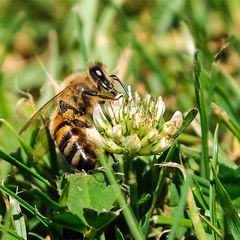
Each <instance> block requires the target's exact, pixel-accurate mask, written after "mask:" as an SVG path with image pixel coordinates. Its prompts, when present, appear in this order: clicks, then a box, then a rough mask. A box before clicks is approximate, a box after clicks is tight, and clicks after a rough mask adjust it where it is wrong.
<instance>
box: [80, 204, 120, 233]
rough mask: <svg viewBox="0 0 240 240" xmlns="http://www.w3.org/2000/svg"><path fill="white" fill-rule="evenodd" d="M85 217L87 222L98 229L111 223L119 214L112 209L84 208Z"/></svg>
mask: <svg viewBox="0 0 240 240" xmlns="http://www.w3.org/2000/svg"><path fill="white" fill-rule="evenodd" d="M83 211H84V217H85V219H86V221H87V223H88V224H89V225H90V226H91V227H94V228H95V229H96V230H97V231H99V230H101V229H103V228H104V227H105V226H107V225H108V224H109V223H111V222H112V221H113V220H114V219H115V218H116V217H117V216H118V215H119V214H118V213H116V212H110V211H106V210H104V211H96V210H95V209H90V208H84V210H83Z"/></svg>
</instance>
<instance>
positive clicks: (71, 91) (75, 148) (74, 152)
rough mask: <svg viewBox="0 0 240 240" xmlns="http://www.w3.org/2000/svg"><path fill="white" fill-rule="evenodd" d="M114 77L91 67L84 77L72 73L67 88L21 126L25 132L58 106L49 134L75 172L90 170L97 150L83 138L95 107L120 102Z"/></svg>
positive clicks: (93, 165)
mask: <svg viewBox="0 0 240 240" xmlns="http://www.w3.org/2000/svg"><path fill="white" fill-rule="evenodd" d="M114 81H118V82H119V83H120V84H121V86H122V87H123V89H124V90H125V91H126V92H127V90H126V88H125V86H124V85H123V84H122V83H121V81H120V80H119V79H118V77H117V76H116V75H109V74H108V73H107V71H106V69H105V66H104V65H103V64H101V63H94V64H92V65H90V66H89V68H88V72H87V73H75V74H72V75H70V77H68V78H67V79H66V87H65V88H64V89H63V90H62V91H61V92H59V93H58V94H57V95H55V96H54V97H53V98H52V99H51V100H49V101H48V102H47V103H46V104H45V105H44V106H43V107H41V108H40V109H39V110H38V111H37V112H36V113H35V114H34V115H33V116H32V117H31V118H30V120H29V121H28V122H27V123H26V124H25V125H24V126H23V128H22V129H21V131H20V133H22V132H23V131H25V130H26V129H27V128H28V127H29V126H30V125H31V124H32V122H33V121H34V120H35V119H37V118H39V117H40V116H41V115H42V114H43V112H44V111H45V109H46V108H47V107H48V106H49V105H51V104H53V103H57V107H56V110H55V112H54V113H53V114H52V117H51V118H50V124H49V130H50V133H51V136H52V137H53V139H54V140H55V142H56V144H57V146H58V148H59V150H60V152H61V153H62V154H63V155H64V156H65V158H66V159H67V161H68V162H69V163H70V164H71V165H72V166H73V167H75V168H77V169H84V170H86V171H87V170H91V169H94V168H95V165H96V162H97V155H96V149H95V146H94V144H93V143H92V142H91V141H89V139H88V138H87V135H86V128H89V127H91V121H92V114H93V109H94V106H95V105H96V104H98V103H103V102H105V101H114V100H117V99H119V97H121V96H122V94H119V92H118V91H117V90H116V89H115V86H114Z"/></svg>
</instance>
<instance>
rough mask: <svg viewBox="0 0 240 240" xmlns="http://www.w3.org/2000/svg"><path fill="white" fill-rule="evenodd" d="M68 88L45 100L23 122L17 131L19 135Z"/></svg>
mask: <svg viewBox="0 0 240 240" xmlns="http://www.w3.org/2000/svg"><path fill="white" fill-rule="evenodd" d="M67 89H68V87H66V88H64V89H63V90H62V91H61V92H59V93H58V94H57V95H55V96H54V97H53V98H51V99H50V100H49V101H48V102H46V103H45V104H44V105H43V106H42V107H41V108H40V109H39V110H38V111H37V112H36V113H34V114H33V116H32V117H31V118H30V119H29V120H28V121H27V122H26V123H25V124H24V126H23V127H22V128H21V130H20V131H19V135H21V134H22V133H23V132H24V131H25V130H26V129H28V128H29V126H30V125H32V124H33V122H35V121H36V120H37V119H38V118H39V117H41V116H42V114H43V113H44V112H45V111H46V109H48V108H49V107H50V106H52V104H54V103H55V102H56V101H57V100H58V99H59V98H60V97H62V95H64V93H65V91H66V90H67Z"/></svg>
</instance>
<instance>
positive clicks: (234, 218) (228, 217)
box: [212, 166, 240, 239]
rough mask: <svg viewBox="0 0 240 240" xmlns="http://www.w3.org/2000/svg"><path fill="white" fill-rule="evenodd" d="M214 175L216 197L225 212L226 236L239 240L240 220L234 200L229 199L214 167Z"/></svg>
mask: <svg viewBox="0 0 240 240" xmlns="http://www.w3.org/2000/svg"><path fill="white" fill-rule="evenodd" d="M212 173H213V178H214V182H215V185H216V196H218V199H219V200H220V204H221V206H222V208H223V211H224V220H225V223H226V224H225V236H229V235H232V236H233V238H234V239H239V236H240V218H239V216H238V213H237V211H236V209H235V208H234V206H233V204H232V200H231V198H230V197H229V195H228V193H227V191H226V190H225V188H224V187H223V185H222V184H221V182H220V180H219V178H218V177H217V173H216V170H215V169H214V168H213V166H212Z"/></svg>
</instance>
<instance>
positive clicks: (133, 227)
mask: <svg viewBox="0 0 240 240" xmlns="http://www.w3.org/2000/svg"><path fill="white" fill-rule="evenodd" d="M99 161H100V164H101V165H102V166H103V167H104V169H105V171H106V175H107V178H108V180H109V182H110V183H111V186H112V189H113V191H114V193H115V195H116V197H117V201H118V203H119V205H120V207H121V208H122V211H123V215H124V217H125V220H126V222H127V224H128V227H129V230H130V231H131V234H132V236H133V238H134V239H137V240H143V239H144V237H143V234H142V232H141V231H140V229H139V226H138V222H137V220H136V217H135V215H134V213H133V211H132V209H131V208H130V206H129V205H128V204H127V202H126V199H125V197H124V195H123V193H122V191H121V188H120V187H119V185H118V183H117V181H116V179H115V176H114V174H113V172H112V170H111V169H110V167H109V166H108V164H107V162H106V159H105V157H104V156H103V155H100V156H99Z"/></svg>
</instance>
